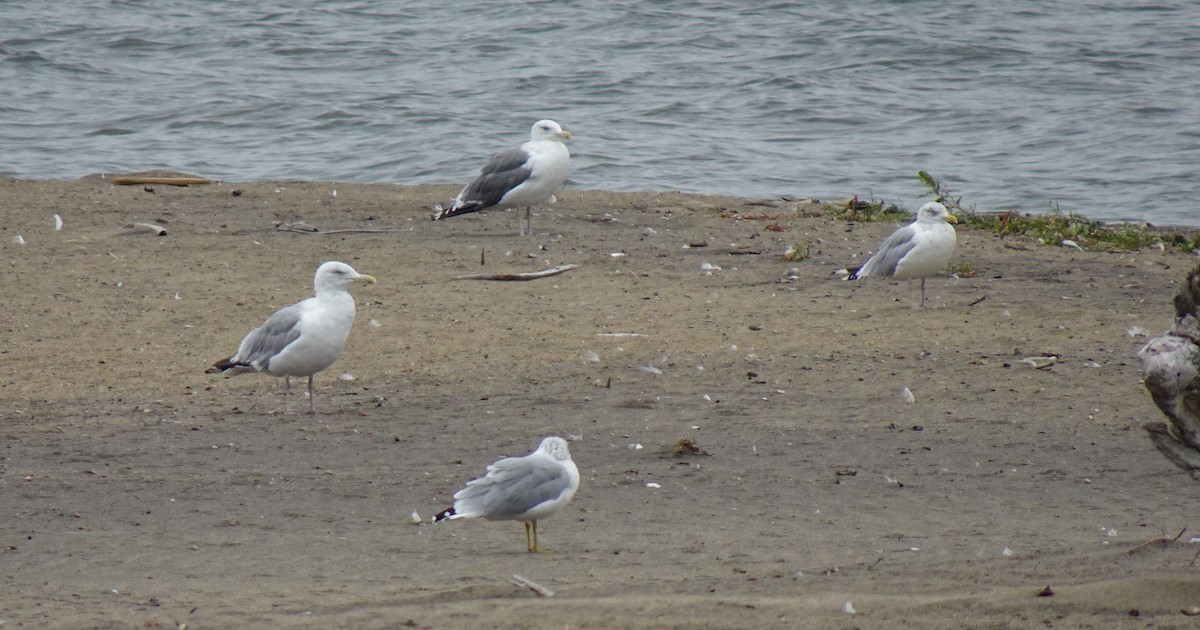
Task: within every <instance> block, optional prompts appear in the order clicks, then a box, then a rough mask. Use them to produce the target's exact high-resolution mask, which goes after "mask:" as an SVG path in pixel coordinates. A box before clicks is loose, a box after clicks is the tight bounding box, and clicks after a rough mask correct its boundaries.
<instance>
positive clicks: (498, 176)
mask: <svg viewBox="0 0 1200 630" xmlns="http://www.w3.org/2000/svg"><path fill="white" fill-rule="evenodd" d="M570 139H571V132H569V131H563V128H562V127H560V126H559V124H558V123H556V122H554V121H553V120H539V121H537V122H536V123H534V124H533V129H532V130H530V132H529V142H526V143H525V144H522V145H521V146H519V147H517V148H515V149H509V150H507V151H503V152H501V153H497V154H496V155H493V156H492V159H490V160H488V162H487V164H485V165H484V166H483V168H482V169H481V170H480V171H479V176H478V177H476V178H475V181H473V182H471V183H470V184H467V186H466V187H465V188H463V189H462V191H461V192H459V193H458V197H455V198H454V201H453V202H451V204H450V207H448V208H442V207H441V206H439V207H438V208H437V213H436V214H434V215H433V220H434V221H437V220H439V219H445V218H448V217H452V216H456V215H459V214H467V213H468V212H479V211H480V210H486V209H488V208H501V209H505V208H520V207H522V206H524V207H525V223H524V224H522V223H521V217H520V216H518V217H517V228H518V230H519V231H520V235H521V236H524V235H525V234H526V232H528V234H529V236H533V217H532V216H531V214H530V208H531V207H532V206H534V205H537V204H539V203H542V202H545V201H555V199H554V193H555V192H556V191H557V190H558V189H559V188H561V187H562V185H563V182H565V181H566V179H567V171H568V170H569V169H570V168H571V152H570V151H568V150H567V145H565V144H563V141H564V140H570ZM527 228H528V229H527Z"/></svg>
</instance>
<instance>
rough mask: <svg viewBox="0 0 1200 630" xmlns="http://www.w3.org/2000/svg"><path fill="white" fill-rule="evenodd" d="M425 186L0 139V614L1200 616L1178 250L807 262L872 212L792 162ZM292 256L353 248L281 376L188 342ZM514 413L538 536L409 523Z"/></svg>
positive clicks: (15, 619) (1164, 621)
mask: <svg viewBox="0 0 1200 630" xmlns="http://www.w3.org/2000/svg"><path fill="white" fill-rule="evenodd" d="M457 189H458V186H416V187H400V186H391V185H384V184H373V185H353V184H343V183H321V182H268V183H230V182H225V183H220V184H212V185H205V186H192V187H173V186H162V185H154V186H145V185H138V186H116V185H113V184H112V183H111V182H110V181H108V180H107V179H104V178H101V177H100V176H89V177H86V178H82V179H79V180H74V181H24V180H11V179H0V217H2V220H0V247H2V248H3V251H4V253H5V265H4V271H3V277H4V294H5V300H6V308H5V309H4V310H3V312H2V313H0V328H2V330H3V331H4V340H5V341H4V343H3V344H2V348H0V354H2V355H3V361H2V362H0V370H2V373H0V396H2V399H3V402H4V405H3V410H2V412H0V413H2V414H3V419H4V420H3V423H2V425H0V438H2V439H0V443H2V444H3V450H2V451H0V567H3V571H0V585H2V586H0V593H2V597H0V620H2V625H3V627H5V628H50V627H55V628H130V627H141V628H175V627H180V626H182V625H183V624H186V626H187V627H188V628H191V629H196V628H234V627H241V628H248V627H288V628H291V627H296V628H334V627H337V628H397V627H419V628H529V627H553V628H747V627H759V628H795V627H812V628H888V627H910V628H1101V627H1102V628H1150V627H1153V628H1160V629H1161V628H1194V627H1197V624H1200V620H1198V619H1197V618H1196V617H1195V616H1191V615H1190V614H1189V613H1193V612H1200V609H1195V607H1200V566H1197V563H1196V561H1195V556H1196V554H1197V552H1198V551H1200V544H1196V543H1192V542H1190V541H1191V540H1192V539H1193V537H1200V520H1198V517H1197V511H1196V499H1197V496H1198V493H1200V487H1198V486H1197V485H1196V484H1195V482H1193V481H1192V480H1191V479H1190V478H1189V477H1188V476H1187V475H1186V474H1185V473H1183V472H1182V471H1180V470H1178V469H1176V468H1175V467H1174V466H1172V465H1171V464H1170V463H1169V462H1167V460H1165V459H1164V458H1163V457H1162V456H1161V455H1159V453H1158V452H1157V451H1156V450H1155V449H1154V448H1153V446H1152V445H1151V443H1150V441H1149V439H1148V438H1147V436H1146V434H1145V432H1144V431H1143V430H1142V429H1141V428H1140V424H1141V423H1143V422H1146V421H1150V420H1159V419H1161V415H1160V413H1159V412H1158V410H1157V409H1156V408H1155V407H1154V405H1153V403H1152V402H1151V401H1150V399H1149V396H1148V395H1147V394H1146V391H1145V389H1144V387H1143V386H1142V384H1141V382H1140V376H1139V369H1140V368H1139V364H1138V361H1137V359H1136V358H1135V356H1134V354H1135V352H1136V351H1137V349H1138V348H1139V347H1140V346H1141V345H1142V344H1143V343H1145V341H1146V339H1147V337H1146V335H1150V336H1153V335H1157V334H1158V333H1160V332H1161V331H1162V330H1164V329H1166V328H1167V327H1168V326H1169V324H1170V321H1171V317H1172V308H1171V299H1172V296H1173V295H1174V291H1175V288H1176V287H1177V286H1178V284H1179V282H1180V281H1181V280H1182V279H1183V277H1184V276H1185V274H1186V273H1187V272H1188V271H1189V270H1190V269H1191V268H1192V267H1193V266H1194V265H1195V264H1196V262H1197V258H1196V256H1195V255H1193V254H1190V253H1186V252H1179V251H1174V250H1172V249H1171V248H1167V249H1166V251H1160V250H1158V249H1147V250H1143V251H1136V252H1118V251H1078V250H1075V249H1068V248H1062V247H1057V246H1046V245H1042V244H1040V243H1037V242H1034V241H1032V240H1030V239H1026V238H1019V237H1018V238H1011V237H1010V238H1006V239H1003V240H1001V239H999V238H997V237H996V236H994V235H992V234H990V233H986V232H982V231H979V230H975V229H971V228H966V227H961V226H960V227H959V229H958V249H957V252H956V254H955V256H954V259H953V260H954V261H959V262H967V263H970V265H971V266H973V268H974V270H975V274H974V276H973V277H967V278H951V277H946V276H941V277H938V278H934V279H932V280H930V281H929V283H928V291H929V309H928V310H926V311H919V310H913V309H912V308H911V304H912V296H913V288H912V287H911V286H910V284H909V283H908V282H896V281H887V280H877V279H867V280H862V281H858V282H846V281H843V280H842V277H841V276H839V275H838V274H837V273H836V271H837V270H838V269H842V268H845V267H847V266H853V265H857V264H861V263H862V262H863V261H864V260H865V258H866V257H867V256H869V255H870V254H871V252H872V251H873V250H874V248H875V247H877V246H878V244H879V242H880V241H881V239H882V238H883V237H884V236H886V235H887V234H888V233H889V232H890V231H891V230H893V229H894V228H895V227H896V225H897V224H893V223H848V222H844V221H837V220H834V219H833V218H832V217H831V216H830V215H829V212H828V208H827V207H826V206H823V205H821V204H820V203H815V202H810V201H808V200H778V199H774V200H747V199H736V198H727V197H715V196H704V195H692V194H681V193H609V192H602V191H578V190H567V191H564V192H562V193H561V194H560V195H559V201H558V203H556V204H553V205H550V206H546V207H542V208H538V209H535V211H534V217H533V226H534V228H535V229H536V230H538V231H539V232H540V233H541V234H540V235H539V236H537V237H535V238H529V237H519V236H517V217H516V214H515V213H513V212H485V213H479V214H473V215H468V216H462V217H455V218H452V219H449V220H446V221H438V222H431V221H430V220H429V216H430V214H431V211H430V209H429V208H430V206H432V205H433V204H435V203H442V202H445V201H446V200H448V199H449V198H450V197H452V196H453V195H454V193H456V192H457ZM852 194H853V193H852V192H851V193H849V194H847V195H846V196H847V197H850V196H851V195H852ZM829 201H840V200H829ZM911 209H915V208H911ZM56 214H57V215H59V217H60V218H61V220H62V227H61V229H60V230H56V229H55V221H54V218H53V217H54V215H56ZM297 222H302V223H303V224H307V225H309V226H313V227H315V228H316V229H318V230H319V231H318V232H304V231H296V230H299V229H303V228H302V227H300V226H297V225H296V223H297ZM137 223H148V224H155V225H159V226H161V227H162V228H163V229H164V230H165V232H166V233H165V235H161V236H158V235H155V234H153V233H151V232H149V231H146V230H144V229H141V228H137V227H133V228H130V227H128V226H132V225H134V224H137ZM289 227H291V228H293V229H281V228H289ZM18 235H19V236H20V237H21V239H20V240H22V241H23V244H18V243H16V242H15V237H17V236H18ZM792 246H795V247H796V248H798V249H799V251H802V252H807V257H801V258H802V259H799V260H784V259H783V257H782V256H781V254H783V253H784V252H785V250H787V249H788V248H789V247H792ZM326 260H341V261H344V262H347V263H349V264H351V265H353V266H354V267H355V268H356V269H357V270H358V271H360V272H362V273H369V274H372V275H374V276H375V277H376V278H378V280H379V282H378V283H377V284H375V285H370V286H355V287H353V288H352V289H351V291H352V293H353V295H354V296H355V298H356V301H357V306H358V318H357V321H356V323H355V327H354V329H353V330H352V332H351V334H350V339H349V342H348V344H347V347H346V350H345V353H344V355H343V356H342V357H341V359H340V360H339V361H338V362H337V363H335V364H334V365H333V367H332V368H330V369H328V370H326V371H325V372H322V373H320V374H319V375H317V377H316V392H317V399H316V407H317V411H318V413H317V414H316V415H315V416H310V415H308V414H306V413H295V414H294V415H293V414H285V413H284V404H283V391H284V390H283V381H282V379H276V378H272V377H269V376H266V375H258V374H250V375H242V376H237V377H233V378H229V377H222V376H214V375H207V374H205V373H204V371H205V369H206V368H207V367H208V366H209V365H211V364H212V362H213V361H216V360H218V359H221V358H224V357H226V356H228V355H229V354H231V353H232V352H233V351H234V350H235V349H236V347H237V344H238V342H239V341H240V340H241V338H242V336H243V335H245V333H246V332H247V331H249V330H250V328H252V327H253V326H255V325H257V324H258V323H259V322H261V321H262V319H263V318H265V317H266V316H268V315H270V314H271V313H272V312H273V311H274V310H275V309H277V308H280V307H282V306H286V305H288V304H291V303H293V302H296V301H298V300H300V299H303V298H306V297H309V296H310V295H312V277H313V272H314V270H315V269H316V267H317V266H318V265H319V264H320V263H321V262H323V261H326ZM563 264H570V265H577V267H576V268H574V269H572V270H570V271H567V272H565V273H562V274H560V275H556V276H553V277H548V278H542V279H538V280H533V281H528V282H497V281H486V280H484V281H481V280H460V279H456V278H457V277H458V276H461V275H465V274H478V273H484V274H488V273H493V274H498V273H518V272H532V271H538V270H543V269H548V268H551V267H554V266H556V265H563ZM302 385H303V379H298V380H295V381H294V382H293V393H294V394H296V395H295V396H294V397H293V400H292V406H291V407H292V410H293V411H296V412H300V411H305V410H306V409H307V402H306V401H305V400H304V396H303V393H302V392H303V387H302ZM905 388H908V391H910V392H911V393H912V399H913V402H907V401H906V399H905V397H904V396H903V395H902V392H903V391H904V390H905ZM547 435H560V436H563V437H565V438H568V439H569V440H570V448H571V452H572V454H573V456H574V460H575V462H576V463H577V465H578V467H579V471H580V474H581V477H582V484H581V487H580V489H579V492H578V494H577V495H576V497H575V499H574V501H573V502H572V503H571V504H570V505H569V506H568V507H567V508H566V509H565V510H564V511H563V512H562V513H560V514H558V515H556V516H555V517H554V518H551V519H547V520H545V521H543V522H542V523H541V526H540V533H541V543H542V545H543V546H544V547H547V548H549V549H551V550H552V551H549V552H545V553H540V554H530V553H527V552H526V551H525V540H524V534H523V530H522V528H521V525H520V523H516V522H491V521H453V522H443V523H439V524H437V525H436V526H435V525H429V524H428V520H429V518H430V516H432V515H433V514H434V513H436V512H437V511H439V510H441V509H442V508H445V507H446V506H448V505H449V504H450V501H451V496H452V494H453V493H454V491H455V490H457V489H459V488H461V487H462V485H463V484H464V483H465V482H466V481H467V480H469V479H471V478H472V477H475V476H478V475H480V474H482V473H483V471H484V468H485V466H486V465H487V464H490V463H492V462H493V461H495V460H497V459H499V458H500V457H504V456H514V455H524V454H526V453H528V452H529V451H531V450H532V449H534V448H535V447H536V446H537V444H538V442H539V441H540V440H541V439H542V438H543V437H544V436H547ZM681 440H686V441H689V442H688V443H689V444H693V445H694V448H691V449H683V450H685V452H684V453H683V454H677V453H676V452H674V451H676V450H678V449H676V448H675V447H676V445H677V444H678V443H679V442H680V441H681ZM414 512H415V513H416V515H418V516H419V517H420V518H421V519H422V520H423V521H424V522H423V523H422V524H414V523H413V522H412V520H413V519H412V515H413V514H414ZM1185 528H1186V531H1185V532H1184V533H1183V535H1182V536H1181V537H1180V538H1179V539H1178V540H1174V541H1170V540H1169V539H1172V538H1174V537H1175V536H1176V535H1177V534H1179V533H1180V532H1181V531H1183V530H1185ZM1157 537H1165V538H1166V539H1168V541H1166V542H1153V543H1151V544H1149V545H1146V546H1142V547H1138V546H1139V545H1141V544H1142V543H1143V542H1146V541H1148V540H1151V539H1154V538H1157ZM514 575H519V576H521V577H523V578H525V579H526V580H529V581H531V582H532V583H534V584H536V585H539V586H540V587H542V588H543V589H545V590H546V591H549V592H552V596H546V593H541V594H539V593H537V592H535V591H534V590H532V589H530V588H527V587H524V586H519V585H516V584H514V583H513V582H512V581H511V578H512V576H514Z"/></svg>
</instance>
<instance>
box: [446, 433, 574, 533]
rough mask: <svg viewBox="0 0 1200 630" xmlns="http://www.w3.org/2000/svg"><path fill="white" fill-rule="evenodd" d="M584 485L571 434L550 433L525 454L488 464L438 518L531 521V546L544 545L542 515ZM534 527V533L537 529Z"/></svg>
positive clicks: (527, 529) (558, 507)
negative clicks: (570, 443) (567, 436)
mask: <svg viewBox="0 0 1200 630" xmlns="http://www.w3.org/2000/svg"><path fill="white" fill-rule="evenodd" d="M578 489H579V469H578V468H576V467H575V462H573V461H571V451H570V450H569V449H568V448H567V442H566V440H564V439H562V438H560V437H548V438H546V439H544V440H542V443H541V444H540V445H538V447H537V450H535V451H534V452H532V453H530V454H528V455H526V456H524V457H509V458H506V459H502V460H500V461H498V462H496V463H494V464H492V465H491V466H488V467H487V474H486V475H484V476H483V477H480V478H478V479H473V480H471V481H468V482H467V487H465V488H463V489H462V490H459V491H458V492H455V493H454V505H453V506H452V507H449V508H447V509H445V510H442V511H441V512H439V513H438V514H437V515H436V516H434V517H433V521H434V522H435V523H436V522H438V521H443V520H446V519H452V520H453V519H458V518H479V517H482V518H486V519H488V520H510V521H522V522H523V523H525V546H526V548H527V549H528V550H529V551H541V548H540V547H538V540H537V535H538V527H537V524H538V519H543V518H546V517H548V516H550V515H552V514H554V513H555V512H557V511H559V510H561V509H562V508H563V507H564V506H565V505H566V504H567V503H568V502H570V501H571V498H572V497H574V496H575V491H576V490H578ZM531 533H532V535H531Z"/></svg>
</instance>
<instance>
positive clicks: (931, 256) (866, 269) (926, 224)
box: [850, 201, 958, 309]
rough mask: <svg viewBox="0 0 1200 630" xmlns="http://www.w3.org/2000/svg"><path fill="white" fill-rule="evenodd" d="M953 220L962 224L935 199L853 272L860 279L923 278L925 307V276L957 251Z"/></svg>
mask: <svg viewBox="0 0 1200 630" xmlns="http://www.w3.org/2000/svg"><path fill="white" fill-rule="evenodd" d="M951 223H955V224H957V223H958V219H957V218H955V216H954V215H953V214H950V213H949V212H947V211H946V206H943V205H942V204H940V203H938V202H936V201H931V202H929V203H927V204H925V205H923V206H921V209H920V210H917V220H916V221H913V222H912V223H909V224H908V225H906V226H904V227H902V228H900V229H898V230H896V231H895V232H892V235H891V236H889V237H887V238H886V239H884V241H883V244H882V245H880V246H879V251H877V252H875V255H874V256H871V258H870V260H868V261H867V262H866V263H865V264H863V266H862V267H859V268H858V270H857V271H855V272H854V273H852V274H850V278H851V279H853V280H857V279H859V278H865V277H867V276H874V277H876V278H888V277H894V278H897V279H900V280H910V279H917V278H919V279H920V280H921V308H922V309H923V308H925V278H930V277H932V276H933V275H935V274H936V273H937V272H939V271H941V270H942V268H943V267H945V266H946V263H947V262H948V261H949V260H950V255H951V254H953V253H954V247H955V245H957V244H958V237H957V236H956V235H955V233H954V228H953V227H952V226H951V225H950V224H951Z"/></svg>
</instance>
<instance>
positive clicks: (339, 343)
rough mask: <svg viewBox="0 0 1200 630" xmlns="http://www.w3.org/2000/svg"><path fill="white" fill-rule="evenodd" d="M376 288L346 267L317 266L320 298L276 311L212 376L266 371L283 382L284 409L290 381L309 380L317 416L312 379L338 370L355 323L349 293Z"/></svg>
mask: <svg viewBox="0 0 1200 630" xmlns="http://www.w3.org/2000/svg"><path fill="white" fill-rule="evenodd" d="M356 281H363V282H366V283H367V284H374V283H375V278H374V277H372V276H368V275H365V274H360V273H358V272H357V271H355V270H354V268H353V267H351V266H350V265H347V264H346V263H343V262H337V261H334V260H331V261H329V262H326V263H322V264H321V266H320V267H317V273H316V275H315V276H314V277H313V286H314V288H315V291H316V296H315V297H310V298H308V299H307V300H304V301H301V302H297V303H296V304H293V305H291V306H288V307H285V308H281V309H279V310H278V311H275V314H274V315H271V316H270V317H269V318H267V321H265V322H263V323H262V325H261V326H259V327H258V328H255V329H254V330H251V331H250V333H249V334H247V335H246V337H245V338H244V339H242V343H241V345H239V346H238V350H237V354H234V355H233V356H231V357H229V358H227V359H222V360H220V361H217V362H216V363H214V364H213V367H211V368H209V369H208V370H206V372H207V373H208V374H231V375H232V374H241V373H243V372H266V373H267V374H270V375H271V376H282V377H284V383H285V387H284V394H283V400H284V409H285V410H286V409H287V404H288V394H289V393H290V392H291V389H292V381H291V377H293V376H307V377H308V410H309V412H310V413H314V414H315V413H316V412H317V409H316V403H315V402H314V398H315V397H314V396H313V375H314V374H316V373H317V372H320V371H321V370H324V369H325V368H327V367H329V366H330V365H333V362H334V361H336V360H337V358H338V357H339V356H341V355H342V348H343V347H344V346H345V345H346V338H347V337H349V336H350V327H351V326H352V325H353V324H354V298H353V297H351V296H350V293H349V292H348V291H347V290H346V289H347V288H349V286H350V285H351V284H352V283H354V282H356Z"/></svg>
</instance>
